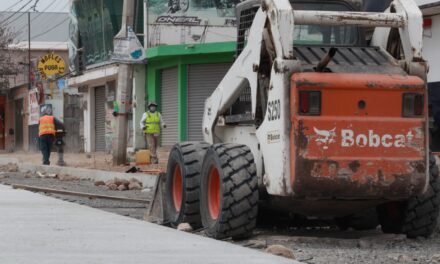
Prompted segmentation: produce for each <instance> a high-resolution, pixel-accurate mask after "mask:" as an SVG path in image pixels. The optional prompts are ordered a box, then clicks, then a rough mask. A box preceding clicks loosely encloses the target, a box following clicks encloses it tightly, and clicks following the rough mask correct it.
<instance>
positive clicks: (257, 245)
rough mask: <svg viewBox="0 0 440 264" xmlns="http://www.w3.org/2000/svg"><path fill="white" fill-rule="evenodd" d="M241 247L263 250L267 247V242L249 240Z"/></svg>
mask: <svg viewBox="0 0 440 264" xmlns="http://www.w3.org/2000/svg"><path fill="white" fill-rule="evenodd" d="M243 246H245V247H249V248H256V249H263V248H266V247H267V241H263V240H249V241H248V242H247V243H246V244H244V245H243Z"/></svg>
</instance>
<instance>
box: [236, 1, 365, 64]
mask: <svg viewBox="0 0 440 264" xmlns="http://www.w3.org/2000/svg"><path fill="white" fill-rule="evenodd" d="M290 2H291V3H292V5H293V8H294V10H326V11H361V10H362V1H359V0H290ZM260 5H261V1H260V0H249V1H245V2H243V3H241V4H239V5H237V10H236V12H237V21H238V28H237V49H236V57H238V55H240V53H241V52H242V51H243V49H244V47H245V46H246V42H247V36H248V34H249V29H250V27H251V25H252V21H253V20H254V17H255V14H256V13H257V11H258V9H259V8H260ZM294 34H295V36H296V37H295V39H296V41H295V42H294V43H293V44H294V45H338V46H363V45H365V44H366V41H365V33H364V30H363V29H361V28H358V27H354V26H336V27H335V26H328V27H326V26H308V25H303V26H300V27H298V29H296V30H295V32H294Z"/></svg>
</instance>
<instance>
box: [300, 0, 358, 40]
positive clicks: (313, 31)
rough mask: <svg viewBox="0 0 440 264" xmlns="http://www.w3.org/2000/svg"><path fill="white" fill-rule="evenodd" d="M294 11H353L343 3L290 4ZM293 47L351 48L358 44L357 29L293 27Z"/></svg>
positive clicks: (345, 27)
mask: <svg viewBox="0 0 440 264" xmlns="http://www.w3.org/2000/svg"><path fill="white" fill-rule="evenodd" d="M292 6H293V9H294V10H315V11H353V9H352V8H351V7H350V6H349V5H347V4H344V3H337V2H332V3H320V2H315V3H301V2H295V3H293V4H292ZM293 34H294V40H293V43H294V44H295V45H336V46H352V45H355V44H356V43H358V38H359V34H358V28H357V27H356V26H321V25H295V31H294V33H293Z"/></svg>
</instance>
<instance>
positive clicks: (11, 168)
mask: <svg viewBox="0 0 440 264" xmlns="http://www.w3.org/2000/svg"><path fill="white" fill-rule="evenodd" d="M0 171H2V172H18V165H17V164H15V163H8V164H6V165H1V166H0Z"/></svg>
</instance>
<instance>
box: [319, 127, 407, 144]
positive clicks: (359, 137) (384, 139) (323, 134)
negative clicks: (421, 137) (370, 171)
mask: <svg viewBox="0 0 440 264" xmlns="http://www.w3.org/2000/svg"><path fill="white" fill-rule="evenodd" d="M313 130H314V132H315V136H314V141H315V142H316V144H317V145H318V146H321V147H322V148H323V149H328V148H329V146H330V145H332V144H340V146H341V147H343V148H350V147H361V148H363V147H370V148H379V147H383V148H392V147H395V148H404V147H406V146H408V145H410V144H411V143H412V142H413V139H414V137H415V136H414V133H413V132H412V131H408V132H406V133H402V134H396V135H392V134H379V133H376V132H375V131H374V130H373V129H370V130H368V132H367V133H355V131H353V130H352V129H341V130H340V133H337V130H336V128H333V129H331V130H324V129H318V128H316V127H314V128H313ZM338 141H339V142H338Z"/></svg>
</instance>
